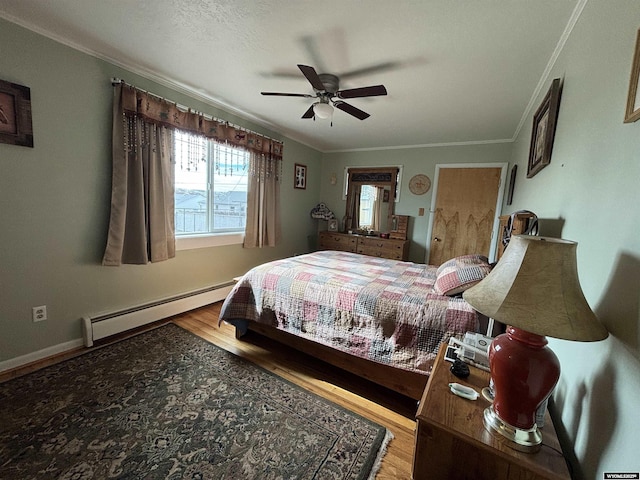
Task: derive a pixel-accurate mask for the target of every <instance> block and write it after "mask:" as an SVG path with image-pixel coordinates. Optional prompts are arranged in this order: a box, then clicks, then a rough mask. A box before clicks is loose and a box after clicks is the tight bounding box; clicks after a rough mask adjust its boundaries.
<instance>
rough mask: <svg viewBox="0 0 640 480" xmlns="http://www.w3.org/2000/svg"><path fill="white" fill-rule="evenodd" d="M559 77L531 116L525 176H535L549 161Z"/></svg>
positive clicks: (555, 118) (558, 101) (559, 88)
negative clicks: (529, 144) (531, 127)
mask: <svg viewBox="0 0 640 480" xmlns="http://www.w3.org/2000/svg"><path fill="white" fill-rule="evenodd" d="M560 92H561V84H560V79H559V78H555V79H554V80H553V82H551V87H549V91H548V92H547V94H546V95H545V96H544V99H543V100H542V103H541V104H540V106H539V107H538V110H537V111H536V113H535V115H534V116H533V131H532V132H531V146H530V148H529V163H528V166H527V178H531V177H533V176H535V175H536V174H537V173H538V172H539V171H540V170H542V169H543V168H544V167H546V166H547V165H549V163H551V151H552V150H553V137H554V136H555V134H556V122H557V120H558V109H559V107H560Z"/></svg>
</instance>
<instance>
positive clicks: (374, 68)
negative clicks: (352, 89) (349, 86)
mask: <svg viewBox="0 0 640 480" xmlns="http://www.w3.org/2000/svg"><path fill="white" fill-rule="evenodd" d="M401 65H402V63H401V62H383V63H378V64H377V65H370V66H368V67H362V68H358V69H356V70H350V71H348V72H344V73H340V74H339V75H338V76H339V77H340V78H351V77H358V76H360V75H369V74H371V73H377V72H381V71H384V70H392V69H394V68H398V67H400V66H401Z"/></svg>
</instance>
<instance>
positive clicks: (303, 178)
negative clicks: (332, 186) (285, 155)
mask: <svg viewBox="0 0 640 480" xmlns="http://www.w3.org/2000/svg"><path fill="white" fill-rule="evenodd" d="M293 188H301V189H306V188H307V166H306V165H301V164H299V163H296V164H295V168H294V172H293Z"/></svg>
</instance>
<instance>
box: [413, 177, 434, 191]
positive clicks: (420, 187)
mask: <svg viewBox="0 0 640 480" xmlns="http://www.w3.org/2000/svg"><path fill="white" fill-rule="evenodd" d="M430 188H431V180H429V177H427V176H426V175H422V174H418V175H414V176H413V177H411V180H409V190H410V191H411V193H413V194H414V195H424V194H425V193H427V192H428V191H429V189H430Z"/></svg>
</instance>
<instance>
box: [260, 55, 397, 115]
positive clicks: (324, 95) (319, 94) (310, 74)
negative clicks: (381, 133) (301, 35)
mask: <svg viewBox="0 0 640 480" xmlns="http://www.w3.org/2000/svg"><path fill="white" fill-rule="evenodd" d="M298 68H299V69H300V71H301V72H302V74H303V75H304V76H305V77H306V78H307V80H309V83H310V84H311V86H312V87H313V89H314V91H315V95H311V94H308V93H278V92H260V93H261V94H262V95H274V96H280V97H304V98H317V99H318V101H317V102H315V103H314V104H313V105H311V106H310V107H309V109H308V110H307V111H306V112H305V113H304V115H302V118H313V119H314V120H315V117H318V118H329V117H330V116H331V115H332V113H333V107H332V106H331V105H332V104H333V106H334V107H336V108H337V109H339V110H342V111H343V112H346V113H348V114H349V115H353V116H354V117H356V118H358V119H360V120H364V119H365V118H368V117H369V116H370V115H369V114H368V113H367V112H363V111H362V110H360V109H359V108H356V107H354V106H353V105H350V104H348V103H346V102H343V101H342V99H343V98H362V97H375V96H379V95H386V94H387V89H386V88H385V87H384V85H373V86H370V87H360V88H349V89H346V90H340V89H339V88H340V79H339V78H338V77H337V76H336V75H332V74H330V73H320V74H318V73H317V72H316V70H315V68H313V67H310V66H308V65H298Z"/></svg>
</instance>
